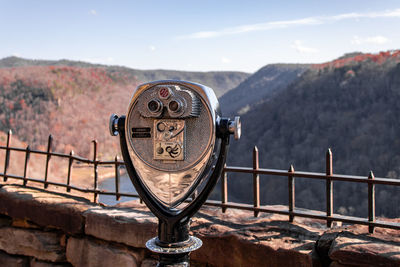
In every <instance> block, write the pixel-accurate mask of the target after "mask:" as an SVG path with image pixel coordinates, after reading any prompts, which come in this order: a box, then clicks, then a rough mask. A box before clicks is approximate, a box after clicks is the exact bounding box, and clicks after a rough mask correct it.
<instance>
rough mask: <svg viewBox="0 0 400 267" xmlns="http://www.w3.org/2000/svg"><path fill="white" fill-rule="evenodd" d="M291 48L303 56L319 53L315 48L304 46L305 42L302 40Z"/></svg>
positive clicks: (294, 43)
mask: <svg viewBox="0 0 400 267" xmlns="http://www.w3.org/2000/svg"><path fill="white" fill-rule="evenodd" d="M291 47H292V48H294V49H296V51H297V52H299V53H302V54H310V53H317V52H318V50H317V49H315V48H312V47H307V46H304V45H303V42H302V41H300V40H296V41H294V42H293V44H292V46H291Z"/></svg>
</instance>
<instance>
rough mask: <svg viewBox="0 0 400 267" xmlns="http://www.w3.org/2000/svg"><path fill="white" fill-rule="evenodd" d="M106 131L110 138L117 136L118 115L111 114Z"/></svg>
mask: <svg viewBox="0 0 400 267" xmlns="http://www.w3.org/2000/svg"><path fill="white" fill-rule="evenodd" d="M108 129H109V130H110V134H111V136H117V135H118V115H117V114H111V116H110V121H109V124H108Z"/></svg>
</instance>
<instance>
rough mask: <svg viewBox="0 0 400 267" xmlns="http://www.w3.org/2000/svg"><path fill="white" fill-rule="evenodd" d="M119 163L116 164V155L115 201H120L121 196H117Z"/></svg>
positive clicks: (116, 161) (116, 157)
mask: <svg viewBox="0 0 400 267" xmlns="http://www.w3.org/2000/svg"><path fill="white" fill-rule="evenodd" d="M119 182H120V176H119V163H118V155H116V156H115V199H116V200H117V201H118V200H120V198H121V196H120V194H119Z"/></svg>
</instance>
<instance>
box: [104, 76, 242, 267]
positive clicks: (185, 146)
mask: <svg viewBox="0 0 400 267" xmlns="http://www.w3.org/2000/svg"><path fill="white" fill-rule="evenodd" d="M110 132H111V135H118V134H119V136H120V146H121V152H122V156H123V159H124V161H125V165H126V169H127V171H128V174H129V177H130V179H131V181H132V183H133V185H134V186H135V188H136V191H137V192H138V194H139V195H140V197H141V199H142V200H143V201H144V202H145V203H146V205H147V207H148V208H149V209H150V210H151V211H152V212H153V213H154V215H155V216H157V218H158V219H159V224H158V236H157V237H154V238H153V239H150V240H149V241H147V243H146V246H147V248H148V249H149V250H151V251H153V252H156V253H158V254H160V263H159V265H158V266H189V253H190V252H191V251H194V250H196V249H198V248H199V247H201V245H202V241H201V240H200V239H199V238H197V237H194V236H191V235H189V223H190V218H191V217H192V216H193V215H194V214H195V213H196V212H197V211H198V210H199V208H200V207H201V206H202V205H203V203H204V202H205V201H206V199H207V197H208V195H209V194H210V193H211V191H212V189H213V188H214V186H215V184H216V183H217V181H218V178H219V177H220V176H221V173H222V170H223V168H224V164H225V161H226V157H227V153H228V146H229V138H230V135H231V134H234V137H235V139H239V138H240V134H241V124H240V120H239V117H235V119H234V120H230V119H228V118H222V117H221V114H220V109H219V104H218V100H217V97H216V96H215V94H214V92H213V91H212V90H211V89H210V88H208V87H206V86H203V85H201V84H197V83H192V82H185V81H173V80H172V81H169V80H168V81H155V82H150V83H146V84H143V85H140V86H139V87H138V88H137V89H136V91H135V92H134V94H133V97H132V100H131V103H130V105H129V110H128V114H127V116H126V117H125V116H121V117H118V116H117V115H115V114H113V115H111V118H110ZM195 192H198V193H197V194H195ZM189 197H191V201H188V199H189Z"/></svg>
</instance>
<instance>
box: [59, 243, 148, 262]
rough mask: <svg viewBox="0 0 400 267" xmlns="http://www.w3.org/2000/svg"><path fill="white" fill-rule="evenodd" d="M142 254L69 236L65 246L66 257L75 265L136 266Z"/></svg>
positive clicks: (121, 247)
mask: <svg viewBox="0 0 400 267" xmlns="http://www.w3.org/2000/svg"><path fill="white" fill-rule="evenodd" d="M142 258H143V256H142V255H141V254H140V253H137V252H133V251H130V250H128V249H127V248H126V247H123V246H117V245H114V244H109V243H106V242H101V241H99V240H90V239H88V238H70V239H69V240H68V246H67V259H68V261H69V262H70V263H72V265H73V266H77V267H109V266H118V267H137V266H140V265H139V262H140V261H141V260H142Z"/></svg>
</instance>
